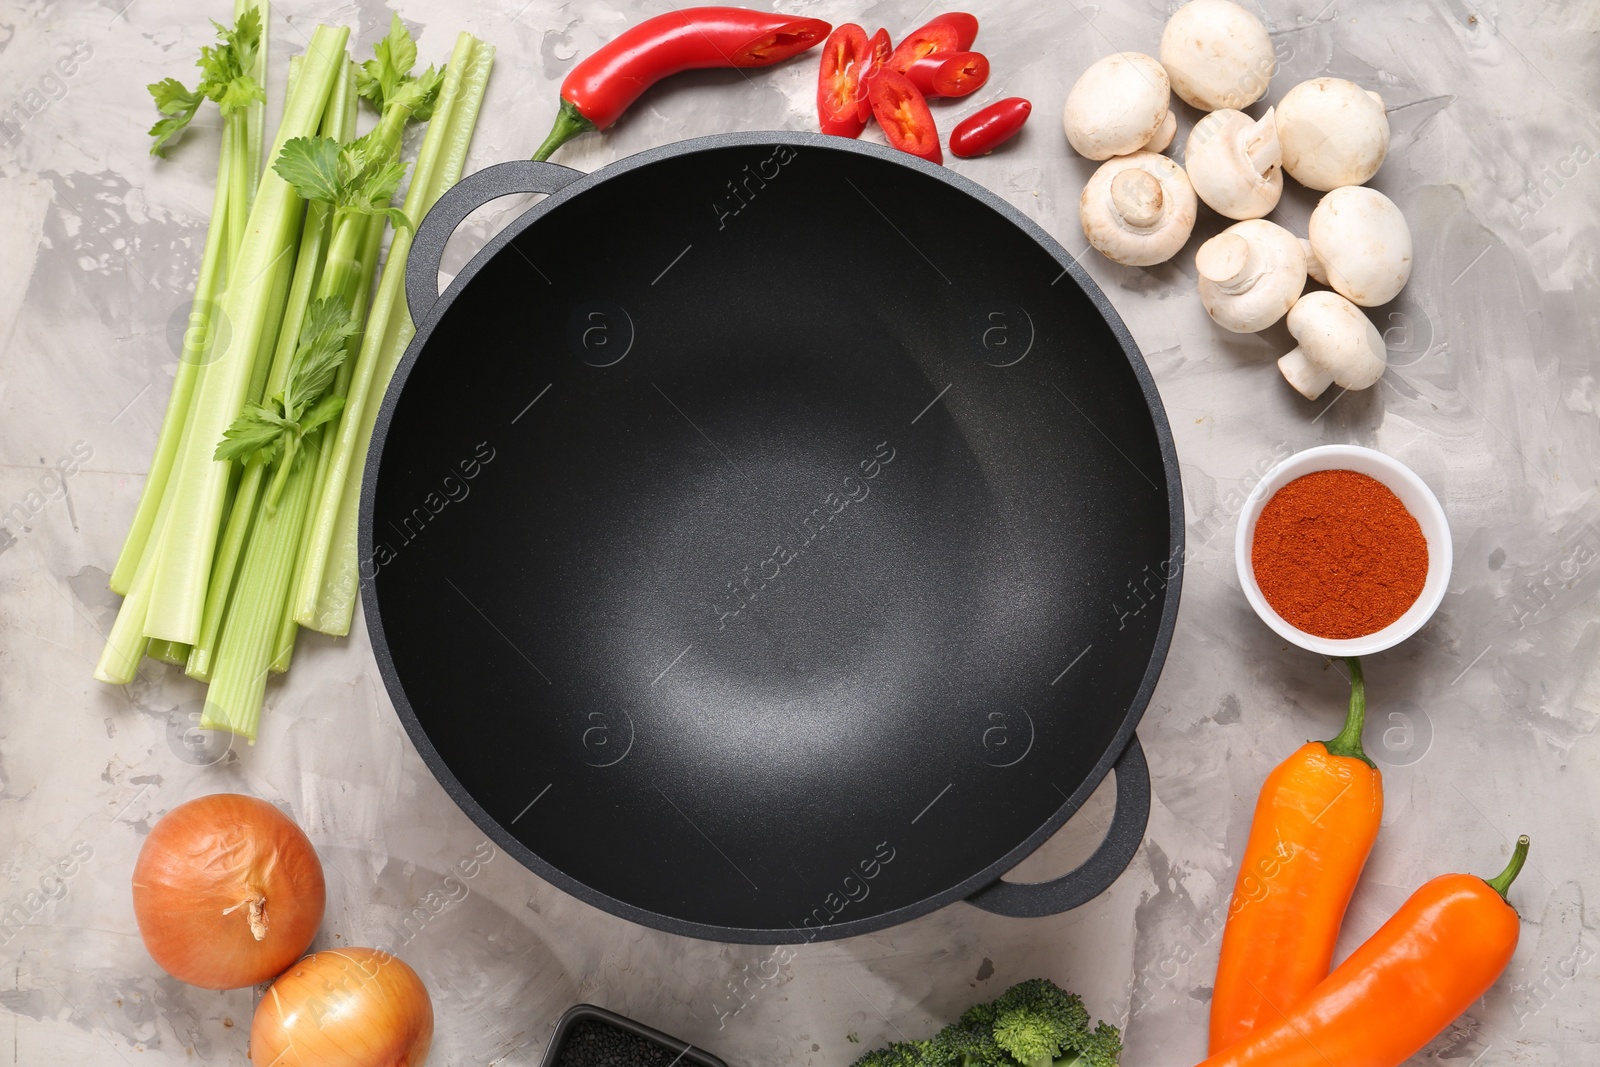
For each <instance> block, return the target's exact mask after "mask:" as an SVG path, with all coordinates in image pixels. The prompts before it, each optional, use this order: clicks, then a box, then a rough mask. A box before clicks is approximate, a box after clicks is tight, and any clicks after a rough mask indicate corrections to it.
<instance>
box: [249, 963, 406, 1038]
mask: <svg viewBox="0 0 1600 1067" xmlns="http://www.w3.org/2000/svg"><path fill="white" fill-rule="evenodd" d="M432 1044H433V1001H432V1000H430V999H429V998H428V988H427V986H425V985H423V984H422V979H421V978H419V977H417V972H416V971H413V970H412V969H411V968H410V967H408V966H406V964H405V963H404V962H403V961H402V960H401V959H400V958H399V957H398V956H393V955H390V954H389V953H387V952H384V951H383V950H382V949H375V948H330V949H323V950H322V951H321V952H314V953H312V954H311V955H309V956H307V957H306V958H305V959H303V960H301V961H300V962H299V963H297V964H295V965H294V966H293V967H291V968H289V970H288V971H286V972H284V974H283V976H282V977H281V978H279V979H278V980H277V981H276V982H274V983H272V988H271V989H269V990H267V993H266V995H265V996H263V997H262V998H261V1003H260V1004H258V1005H257V1006H256V1014H255V1018H254V1019H253V1020H252V1021H251V1023H250V1062H251V1063H254V1064H259V1065H261V1067H268V1065H270V1067H421V1065H422V1063H423V1061H424V1060H426V1059H427V1058H428V1048H429V1047H430V1046H431V1045H432Z"/></svg>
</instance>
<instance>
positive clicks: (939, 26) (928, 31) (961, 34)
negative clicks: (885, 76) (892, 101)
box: [889, 11, 978, 74]
mask: <svg viewBox="0 0 1600 1067" xmlns="http://www.w3.org/2000/svg"><path fill="white" fill-rule="evenodd" d="M963 14H964V13H963V12H957V11H952V12H950V13H948V14H945V15H940V16H939V17H938V18H936V19H934V20H933V21H931V22H929V23H928V24H927V25H925V26H919V27H917V28H916V29H914V30H912V31H911V32H910V33H908V34H906V36H905V38H904V39H903V40H902V41H901V42H900V43H899V44H898V45H896V46H895V49H894V54H893V55H891V56H890V57H889V69H890V70H893V71H896V72H898V73H900V74H904V73H905V72H906V71H908V70H910V69H911V64H913V63H915V62H916V61H917V60H919V59H921V58H922V57H923V56H931V55H933V54H934V53H935V52H965V51H966V50H967V48H968V47H969V46H970V45H971V44H972V39H971V38H968V37H966V29H967V24H966V23H964V22H961V21H960V20H959V16H961V15H963ZM965 17H966V18H968V19H971V29H972V36H973V37H976V36H977V34H978V20H977V19H975V18H972V16H971V15H966V16H965ZM952 20H954V21H952ZM963 39H965V40H966V42H967V43H966V44H962V43H961V42H962V40H963Z"/></svg>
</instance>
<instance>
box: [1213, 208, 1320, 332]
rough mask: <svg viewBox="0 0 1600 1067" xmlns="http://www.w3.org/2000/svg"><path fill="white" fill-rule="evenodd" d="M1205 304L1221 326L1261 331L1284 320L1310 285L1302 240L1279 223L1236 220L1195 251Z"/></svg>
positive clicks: (1259, 220) (1227, 328)
mask: <svg viewBox="0 0 1600 1067" xmlns="http://www.w3.org/2000/svg"><path fill="white" fill-rule="evenodd" d="M1194 266H1195V270H1197V271H1199V273H1200V302H1201V303H1202V304H1204V305H1205V307H1206V312H1207V313H1208V314H1210V316H1211V318H1212V319H1213V320H1214V321H1215V322H1216V324H1217V325H1218V326H1221V327H1222V328H1223V329H1224V330H1232V331H1233V332H1234V333H1255V332H1256V331H1257V330H1265V329H1266V328H1267V327H1268V326H1271V325H1272V324H1273V323H1275V322H1277V321H1278V320H1279V319H1281V318H1283V316H1284V313H1285V312H1287V311H1288V310H1289V309H1290V308H1291V307H1293V306H1294V303H1295V301H1296V300H1299V299H1300V292H1301V290H1303V289H1304V288H1305V287H1306V258H1305V253H1304V252H1302V251H1301V250H1300V239H1299V238H1298V237H1296V236H1295V235H1294V234H1292V233H1290V232H1289V231H1288V230H1286V229H1284V228H1283V227H1282V226H1279V225H1278V224H1277V223H1275V222H1268V221H1266V220H1265V219H1249V220H1247V221H1245V222H1239V223H1235V224H1234V225H1232V226H1229V227H1228V228H1227V229H1226V230H1223V231H1222V232H1221V233H1219V234H1217V235H1216V236H1215V237H1213V238H1212V239H1211V240H1209V241H1207V242H1206V243H1205V244H1203V245H1201V246H1200V251H1199V252H1196V253H1195V257H1194Z"/></svg>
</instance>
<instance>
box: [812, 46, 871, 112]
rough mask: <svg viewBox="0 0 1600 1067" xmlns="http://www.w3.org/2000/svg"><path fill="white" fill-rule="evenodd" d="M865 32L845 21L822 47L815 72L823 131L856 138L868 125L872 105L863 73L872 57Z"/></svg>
mask: <svg viewBox="0 0 1600 1067" xmlns="http://www.w3.org/2000/svg"><path fill="white" fill-rule="evenodd" d="M871 48H872V46H871V44H870V43H869V42H868V41H867V31H866V30H864V29H862V28H861V27H860V26H857V25H856V24H855V23H853V22H847V23H845V24H844V25H843V26H840V27H839V28H838V29H836V30H834V31H833V34H832V35H831V36H830V37H829V38H828V40H827V43H826V44H824V45H823V46H822V69H821V70H820V71H818V72H817V120H818V122H819V123H820V124H821V126H822V132H823V133H829V134H833V135H834V136H836V137H859V136H861V131H862V130H864V129H866V127H867V115H868V114H870V113H871V106H870V105H869V104H868V103H867V88H866V84H865V81H864V79H863V78H862V75H863V74H864V73H865V70H866V66H867V65H868V64H869V63H870V62H871V60H872V52H871Z"/></svg>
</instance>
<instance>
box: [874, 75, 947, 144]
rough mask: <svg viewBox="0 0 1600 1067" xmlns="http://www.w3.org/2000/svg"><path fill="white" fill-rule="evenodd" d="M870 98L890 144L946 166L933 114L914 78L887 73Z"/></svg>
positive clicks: (878, 78)
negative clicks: (913, 81)
mask: <svg viewBox="0 0 1600 1067" xmlns="http://www.w3.org/2000/svg"><path fill="white" fill-rule="evenodd" d="M868 95H869V97H870V99H871V100H872V115H873V117H874V118H876V119H877V120H878V125H880V126H882V127H883V132H884V135H885V136H886V137H888V138H889V144H891V145H892V146H894V147H895V148H898V149H900V151H902V152H909V153H911V154H912V155H914V156H920V157H921V158H923V159H926V160H927V161H928V162H930V163H943V162H944V153H943V152H941V151H940V150H939V130H938V127H936V126H934V124H933V113H932V112H930V111H929V110H928V102H927V101H926V100H924V99H923V97H922V94H921V93H919V92H917V87H916V86H915V85H912V84H911V79H910V78H907V77H906V76H905V75H904V74H899V73H897V72H895V71H893V70H885V71H883V72H881V73H880V74H878V76H877V77H875V78H874V79H873V80H872V90H871V92H870V93H869V94H868Z"/></svg>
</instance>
